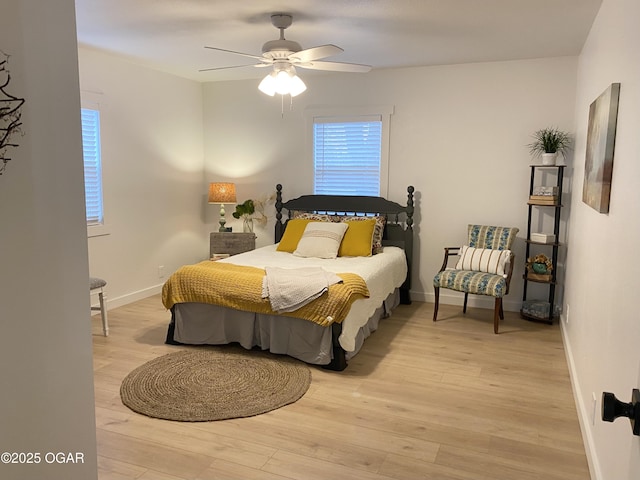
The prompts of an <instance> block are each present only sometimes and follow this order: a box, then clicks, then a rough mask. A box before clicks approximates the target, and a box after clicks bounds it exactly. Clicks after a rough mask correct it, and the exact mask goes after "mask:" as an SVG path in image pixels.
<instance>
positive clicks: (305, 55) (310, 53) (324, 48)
mask: <svg viewBox="0 0 640 480" xmlns="http://www.w3.org/2000/svg"><path fill="white" fill-rule="evenodd" d="M342 52H344V50H343V49H341V48H340V47H336V46H335V45H320V46H319V47H312V48H307V49H306V50H300V51H299V52H296V53H294V54H292V55H290V56H289V59H290V60H292V61H294V62H301V63H306V62H311V61H312V60H319V59H321V58H325V57H331V56H332V55H337V54H339V53H342Z"/></svg>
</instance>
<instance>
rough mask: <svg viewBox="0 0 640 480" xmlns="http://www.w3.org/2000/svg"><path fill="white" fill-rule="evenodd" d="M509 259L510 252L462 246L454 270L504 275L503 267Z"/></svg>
mask: <svg viewBox="0 0 640 480" xmlns="http://www.w3.org/2000/svg"><path fill="white" fill-rule="evenodd" d="M509 258H511V250H492V249H487V248H473V247H469V246H467V245H463V247H462V249H461V250H460V258H459V259H458V263H456V266H455V268H456V270H472V271H474V272H484V273H493V274H494V275H505V267H506V265H507V262H508V261H509Z"/></svg>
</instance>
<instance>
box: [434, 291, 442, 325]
mask: <svg viewBox="0 0 640 480" xmlns="http://www.w3.org/2000/svg"><path fill="white" fill-rule="evenodd" d="M434 291H435V294H436V304H435V306H434V307H433V321H434V322H435V321H436V319H437V318H438V305H439V304H440V289H439V288H438V287H435V288H434Z"/></svg>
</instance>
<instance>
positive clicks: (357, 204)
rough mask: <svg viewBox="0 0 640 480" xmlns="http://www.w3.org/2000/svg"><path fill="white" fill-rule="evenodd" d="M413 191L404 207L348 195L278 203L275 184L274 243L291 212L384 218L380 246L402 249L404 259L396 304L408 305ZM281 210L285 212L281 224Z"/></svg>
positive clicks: (279, 191) (278, 190) (278, 191)
mask: <svg viewBox="0 0 640 480" xmlns="http://www.w3.org/2000/svg"><path fill="white" fill-rule="evenodd" d="M413 192H414V188H413V187H412V186H408V187H407V204H406V205H404V206H403V205H400V204H399V203H396V202H392V201H390V200H387V199H386V198H383V197H370V196H349V195H302V196H301V197H298V198H294V199H292V200H289V201H287V202H284V203H283V202H282V185H280V184H278V185H276V204H275V207H276V227H275V242H276V243H277V242H279V241H280V240H281V239H282V235H283V234H284V230H285V228H286V222H287V220H288V219H289V218H291V217H292V215H293V212H294V211H295V212H312V213H328V214H330V215H358V216H366V215H381V216H383V217H385V218H386V222H385V228H384V235H383V237H382V245H392V246H396V247H400V248H402V249H403V250H404V252H405V255H406V257H407V268H408V273H407V279H406V280H405V282H404V284H403V285H402V287H400V301H401V302H402V303H407V304H408V303H411V300H410V297H409V290H410V288H411V265H412V264H413V212H414V204H413ZM282 209H286V210H287V212H288V213H287V218H286V219H285V220H284V221H283V218H282V217H283V216H282Z"/></svg>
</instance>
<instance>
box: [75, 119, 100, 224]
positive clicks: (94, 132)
mask: <svg viewBox="0 0 640 480" xmlns="http://www.w3.org/2000/svg"><path fill="white" fill-rule="evenodd" d="M81 119H82V153H83V157H84V191H85V205H86V210H87V226H93V225H102V224H103V223H104V212H103V207H102V168H101V162H100V161H101V158H100V157H101V155H100V112H99V111H98V110H92V109H89V108H83V109H82V110H81Z"/></svg>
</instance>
